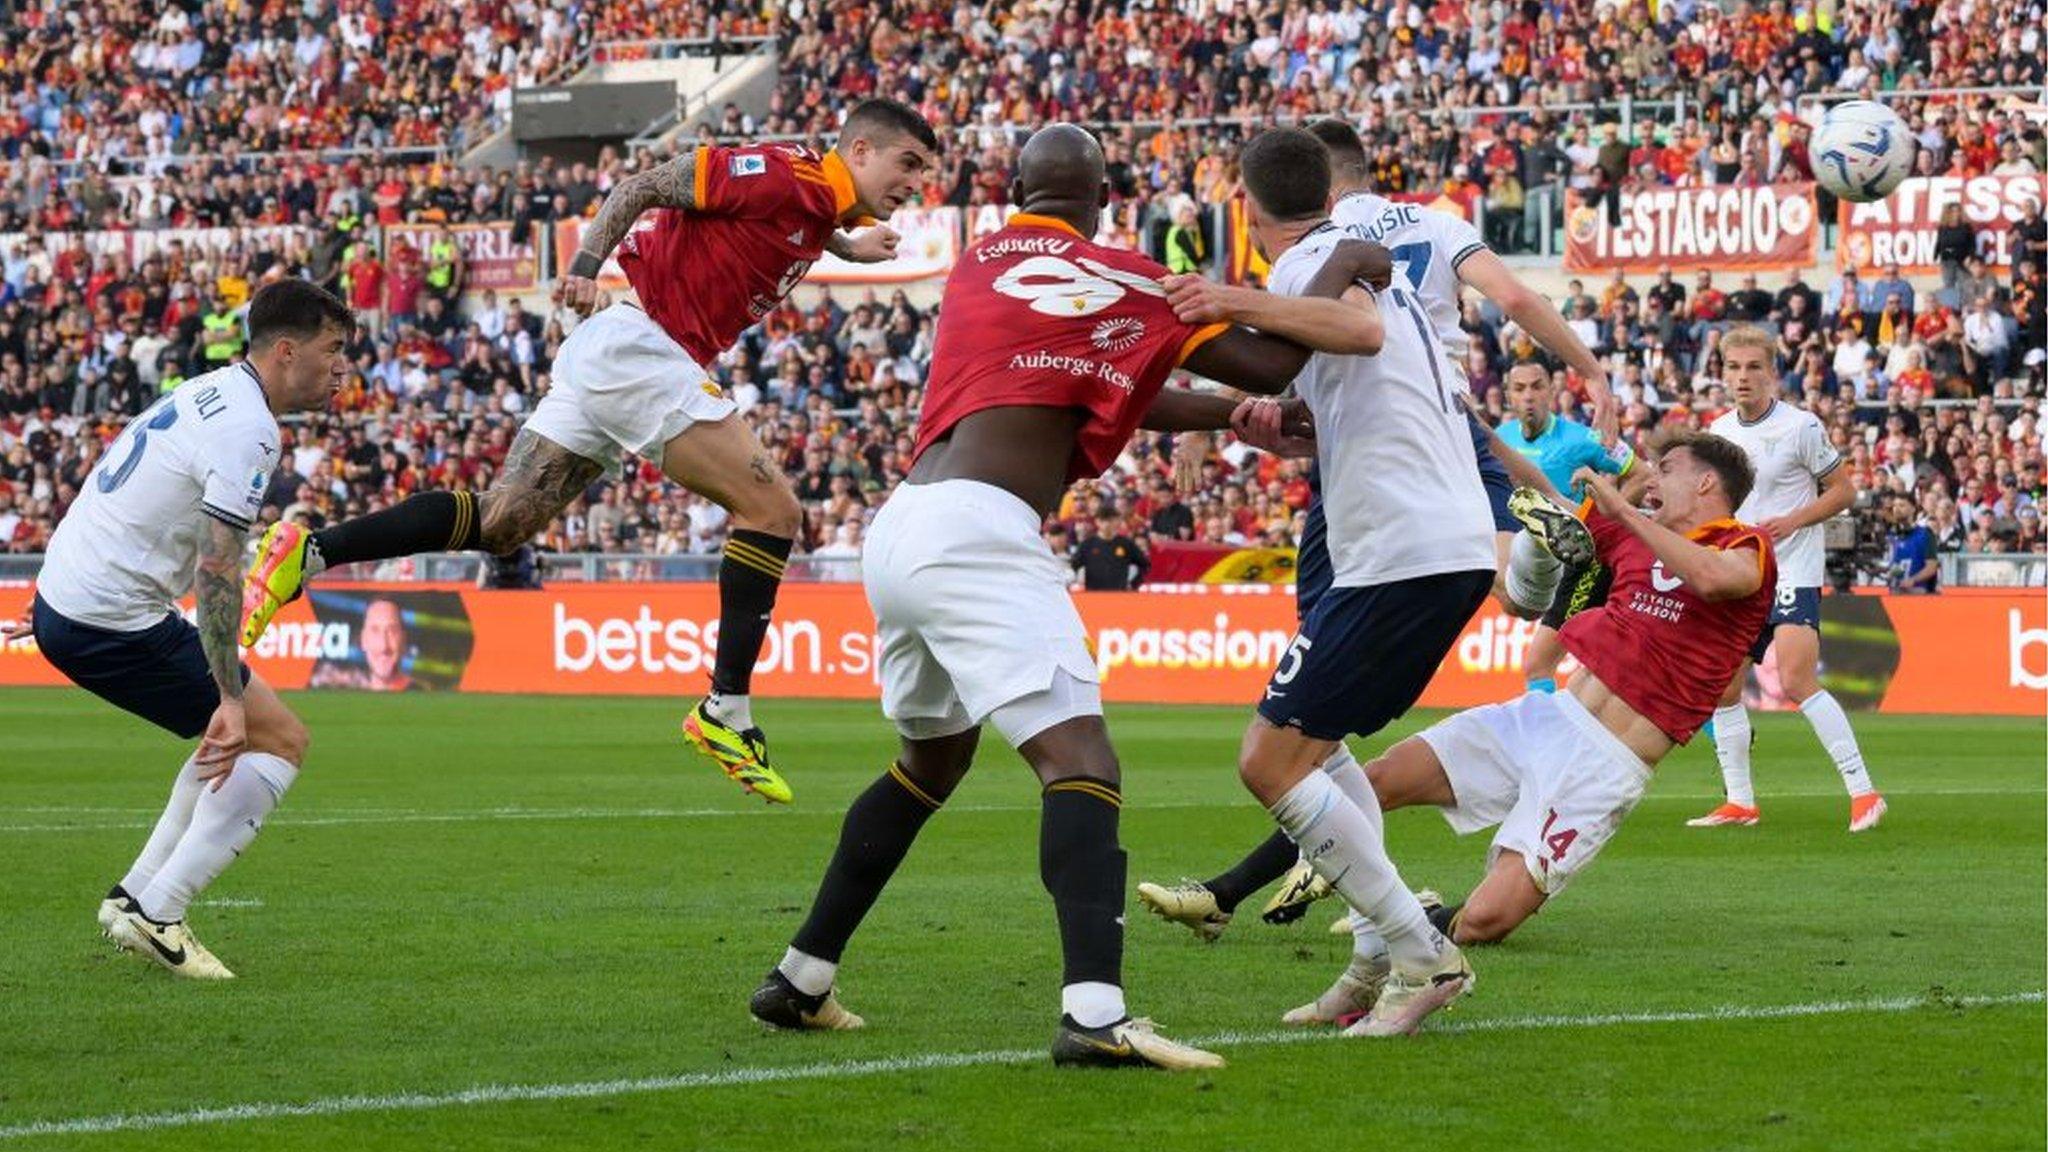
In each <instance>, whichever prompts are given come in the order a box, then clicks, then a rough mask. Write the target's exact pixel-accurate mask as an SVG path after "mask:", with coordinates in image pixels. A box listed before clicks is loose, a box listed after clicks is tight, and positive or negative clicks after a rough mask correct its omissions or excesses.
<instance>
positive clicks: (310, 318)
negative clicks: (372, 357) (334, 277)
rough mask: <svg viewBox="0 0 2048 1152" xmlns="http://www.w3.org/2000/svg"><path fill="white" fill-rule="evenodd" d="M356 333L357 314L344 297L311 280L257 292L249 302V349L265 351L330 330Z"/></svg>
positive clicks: (275, 284)
mask: <svg viewBox="0 0 2048 1152" xmlns="http://www.w3.org/2000/svg"><path fill="white" fill-rule="evenodd" d="M330 327H333V328H339V329H341V330H342V331H343V332H349V333H352V332H354V331H355V328H356V314H355V313H354V312H351V311H349V307H348V305H347V304H344V303H342V300H341V297H339V296H336V295H335V294H334V293H332V292H329V291H328V290H327V289H325V288H322V287H320V286H319V285H318V284H315V283H313V282H312V281H310V280H301V279H299V278H297V277H295V276H293V277H287V278H285V279H283V280H277V281H273V282H272V283H269V284H265V285H264V286H263V287H261V288H258V289H257V290H256V295H255V296H254V297H253V298H252V299H251V300H250V301H249V346H250V347H251V348H263V347H267V346H269V345H270V344H271V343H273V342H275V341H277V340H281V339H285V338H290V339H293V340H311V339H313V338H315V337H317V336H319V335H320V333H321V331H322V330H323V329H326V328H330Z"/></svg>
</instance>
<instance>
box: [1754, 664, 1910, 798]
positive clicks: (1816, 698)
mask: <svg viewBox="0 0 2048 1152" xmlns="http://www.w3.org/2000/svg"><path fill="white" fill-rule="evenodd" d="M1799 710H1800V711H1801V712H1803V713H1805V714H1806V720H1807V723H1809V724H1812V725H1813V732H1814V735H1816V736H1819V737H1820V742H1821V746H1822V747H1824V748H1826V749H1827V750H1828V755H1829V756H1830V757H1833V759H1834V761H1835V771H1837V772H1840V773H1841V774H1842V786H1843V787H1844V788H1847V789H1848V790H1849V795H1851V796H1863V795H1867V794H1869V793H1871V792H1875V791H1876V790H1877V789H1876V787H1875V786H1874V785H1872V784H1871V782H1870V772H1869V770H1868V769H1866V768H1865V767H1864V766H1863V751H1862V749H1860V748H1858V747H1857V746H1856V733H1855V732H1853V731H1851V730H1850V728H1849V714H1848V713H1846V712H1844V711H1842V705H1841V702H1840V701H1838V700H1836V699H1835V697H1834V694H1833V693H1831V692H1829V691H1828V690H1827V689H1825V688H1823V689H1821V690H1820V691H1818V692H1815V693H1814V694H1813V695H1811V696H1808V697H1807V698H1806V700H1805V701H1804V702H1803V703H1801V704H1800V705H1799ZM1714 755H1715V756H1716V757H1717V758H1719V759H1720V761H1721V786H1722V787H1723V788H1725V789H1727V792H1728V802H1729V803H1730V804H1740V805H1742V806H1743V807H1745V808H1754V807H1756V789H1755V787H1754V785H1752V784H1751V783H1750V779H1749V709H1747V708H1744V707H1743V706H1742V705H1740V704H1731V705H1729V706H1728V707H1726V708H1716V709H1715V710H1714Z"/></svg>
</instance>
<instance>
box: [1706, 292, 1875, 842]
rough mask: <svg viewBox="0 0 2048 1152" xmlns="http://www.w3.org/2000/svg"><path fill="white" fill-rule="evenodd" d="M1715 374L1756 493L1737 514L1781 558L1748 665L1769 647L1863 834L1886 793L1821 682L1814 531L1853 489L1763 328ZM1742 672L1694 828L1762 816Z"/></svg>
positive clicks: (1726, 430) (1727, 427) (1728, 348)
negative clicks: (1715, 799) (1707, 799)
mask: <svg viewBox="0 0 2048 1152" xmlns="http://www.w3.org/2000/svg"><path fill="white" fill-rule="evenodd" d="M1721 378H1722V380H1723V381H1725V382H1726V383H1727V385H1728V391H1729V394H1730V395H1731V396H1732V397H1733V399H1734V400H1735V407H1734V408H1733V409H1732V410H1730V411H1728V412H1724V413H1722V414H1721V416H1720V418H1719V419H1717V420H1715V421H1714V423H1713V428H1712V430H1713V432H1714V433H1715V434H1716V435H1720V436H1724V437H1726V438H1728V439H1729V440H1732V441H1734V442H1735V443H1737V444H1739V445H1741V446H1742V450H1743V451H1744V452H1747V453H1749V459H1750V462H1751V464H1753V465H1754V466H1755V468H1756V489H1755V490H1754V491H1752V492H1751V493H1750V495H1749V499H1748V500H1747V501H1746V502H1744V503H1743V505H1742V511H1741V513H1740V515H1741V517H1742V519H1743V521H1744V522H1746V523H1750V524H1755V525H1756V526H1758V527H1759V528H1762V529H1763V530H1764V531H1766V532H1768V533H1770V535H1771V539H1772V540H1773V541H1775V542H1776V543H1777V546H1778V556H1779V560H1780V564H1779V567H1778V587H1777V600H1776V602H1775V603H1774V604H1773V605H1772V608H1771V618H1770V622H1769V623H1768V624H1766V625H1765V626H1764V627H1763V629H1762V630H1761V632H1760V634H1759V635H1758V636H1756V638H1755V640H1756V643H1755V645H1754V646H1753V647H1752V648H1751V649H1750V650H1749V659H1750V660H1752V661H1755V660H1761V659H1763V658H1764V653H1765V652H1767V651H1769V650H1770V649H1771V647H1772V646H1773V645H1775V646H1776V647H1777V650H1778V677H1779V679H1780V680H1781V681H1782V682H1783V683H1784V685H1785V692H1786V694H1787V695H1788V696H1790V697H1791V698H1792V699H1794V700H1797V701H1799V711H1800V712H1801V713H1803V714H1805V716H1806V719H1807V721H1808V722H1809V723H1811V724H1812V725H1813V731H1814V734H1815V735H1816V736H1819V737H1820V742H1821V745H1822V746H1823V747H1825V748H1826V749H1827V752H1828V755H1829V756H1830V757H1832V758H1833V759H1834V762H1835V770H1836V771H1838V772H1840V773H1841V774H1842V784H1843V786H1844V787H1845V788H1847V789H1848V791H1849V831H1851V832H1863V831H1866V830H1868V829H1871V828H1875V827H1877V822H1878V821H1879V820H1882V819H1883V818H1884V812H1885V804H1884V797H1883V796H1881V795H1879V794H1878V792H1877V789H1876V787H1875V786H1873V785H1872V784H1871V782H1870V772H1869V770H1868V769H1866V768H1865V767H1864V765H1863V750H1862V749H1861V748H1859V747H1857V745H1856V733H1855V732H1853V731H1851V730H1850V728H1849V716H1848V714H1847V713H1846V712H1844V711H1842V705H1841V703H1840V702H1839V701H1837V700H1836V699H1835V697H1834V694H1833V693H1831V692H1829V691H1828V690H1827V689H1826V688H1823V687H1821V683H1820V584H1821V578H1822V577H1823V576H1824V575H1825V574H1826V572H1825V567H1826V556H1825V553H1824V552H1823V550H1822V547H1821V527H1820V525H1821V521H1823V520H1826V519H1827V518H1828V517H1830V516H1833V515H1835V514H1836V513H1838V512H1840V511H1842V510H1843V509H1845V508H1847V507H1848V506H1849V505H1850V504H1851V503H1853V502H1854V501H1855V499H1856V489H1855V484H1854V482H1853V480H1852V479H1851V478H1850V476H1849V472H1848V470H1847V469H1845V468H1843V467H1841V463H1842V457H1841V454H1840V453H1838V452H1836V451H1835V449H1834V446H1833V445H1831V444H1829V443H1828V434H1827V429H1825V428H1823V427H1822V426H1821V422H1820V419H1819V418H1818V417H1816V416H1815V415H1814V414H1813V413H1811V412H1808V411H1806V410H1805V409H1802V408H1795V407H1793V406H1792V405H1791V404H1788V403H1786V402H1785V401H1784V400H1781V399H1779V397H1778V364H1777V350H1776V347H1775V344H1774V342H1773V340H1772V339H1771V337H1770V336H1769V335H1768V334H1767V333H1765V332H1764V330H1763V329H1761V328H1753V327H1748V326H1744V327H1739V328H1731V329H1729V330H1728V331H1727V332H1725V333H1723V334H1722V337H1721ZM1748 674H1749V664H1748V663H1744V664H1743V665H1742V667H1741V668H1740V669H1739V670H1738V671H1737V673H1736V675H1735V677H1734V679H1733V680H1732V681H1731V682H1730V683H1729V684H1728V685H1727V692H1726V693H1725V694H1724V695H1723V696H1722V698H1721V707H1720V709H1719V710H1717V711H1716V712H1715V713H1714V752H1715V754H1716V756H1717V757H1718V758H1719V759H1720V761H1721V783H1722V786H1723V787H1724V789H1725V790H1726V791H1727V799H1726V800H1725V802H1724V803H1722V804H1721V806H1720V807H1718V808H1715V809H1714V810H1713V811H1712V812H1709V813H1707V814H1706V815H1705V816H1701V817H1698V818H1696V819H1693V820H1690V821H1687V823H1689V824H1690V825H1692V826H1693V827H1695V828H1711V827H1717V826H1720V825H1728V824H1736V825H1747V824H1755V823H1756V822H1757V821H1758V820H1759V819H1760V818H1761V817H1762V813H1761V811H1760V810H1759V809H1758V807H1757V802H1756V792H1755V790H1754V788H1753V786H1752V785H1751V783H1750V778H1749V734H1750V727H1749V710H1748V709H1747V708H1744V707H1743V706H1742V685H1743V682H1744V680H1745V679H1747V677H1748Z"/></svg>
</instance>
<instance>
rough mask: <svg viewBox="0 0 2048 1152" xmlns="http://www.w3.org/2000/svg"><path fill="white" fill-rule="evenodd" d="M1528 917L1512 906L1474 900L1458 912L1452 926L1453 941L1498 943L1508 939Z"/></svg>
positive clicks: (1460, 942)
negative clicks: (1504, 906) (1509, 934)
mask: <svg viewBox="0 0 2048 1152" xmlns="http://www.w3.org/2000/svg"><path fill="white" fill-rule="evenodd" d="M1525 918H1526V917H1525V916H1524V914H1523V913H1522V912H1521V911H1519V910H1517V909H1511V908H1503V907H1500V906H1499V905H1495V904H1490V903H1487V902H1485V901H1474V902H1472V903H1469V904H1467V905H1465V907H1464V908H1463V909H1461V910H1460V911H1459V912H1458V922H1457V923H1456V924H1455V925H1454V926H1453V927H1452V932H1451V938H1452V942H1453V943H1456V944H1460V945H1464V944H1498V943H1500V942H1501V941H1502V940H1505V939H1507V937H1508V933H1510V932H1513V931H1514V930H1515V929H1516V927H1518V926H1519V925H1520V924H1521V923H1522V921H1523V920H1524V919H1525Z"/></svg>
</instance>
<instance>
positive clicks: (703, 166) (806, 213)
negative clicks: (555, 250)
mask: <svg viewBox="0 0 2048 1152" xmlns="http://www.w3.org/2000/svg"><path fill="white" fill-rule="evenodd" d="M694 193H695V200H696V202H697V206H696V207H695V208H691V209H687V210H686V209H677V208H662V209H658V210H656V211H653V212H649V213H648V214H647V215H645V216H643V217H641V218H640V221H639V223H637V224H635V225H634V226H633V230H632V231H631V232H628V233H627V234H626V237H625V239H623V240H621V241H619V251H618V261H619V267H620V268H622V269H624V270H625V273H626V279H627V280H628V281H629V282H631V283H632V285H633V291H634V293H636V294H637V295H638V296H639V298H640V306H641V307H642V308H645V309H646V310H647V314H648V315H649V316H652V317H653V318H654V322H655V323H657V324H659V325H661V327H662V331H664V332H667V333H668V334H669V335H670V336H672V337H674V338H675V342H676V343H678V344H681V345H682V346H683V349H684V350H685V351H687V352H688V353H689V354H690V355H691V357H692V358H694V359H695V360H696V361H697V363H698V364H710V363H711V361H712V360H713V359H715V358H716V357H717V356H718V355H719V353H721V352H724V351H725V350H726V349H727V348H730V347H732V343H733V341H735V340H737V339H739V338H740V333H742V332H744V331H746V330H747V329H748V328H751V327H753V325H754V323H755V322H756V321H758V320H759V319H761V317H763V316H766V315H767V314H768V313H770V312H772V311H774V309H775V307H776V305H778V304H780V303H782V299H783V297H785V296H787V295H789V292H790V289H792V288H795V287H796V286H797V282H798V281H800V280H802V279H803V278H804V273H806V272H808V271H810V269H811V263H812V261H815V260H816V259H817V258H818V257H819V256H821V255H823V254H824V251H825V242H826V241H827V240H829V239H831V237H832V233H833V231H834V230H835V229H837V228H838V227H839V217H840V214H841V213H843V212H845V211H846V210H847V209H848V208H849V207H851V206H852V204H853V201H854V192H853V177H852V175H851V174H850V173H849V172H847V170H846V165H845V163H844V162H842V161H841V160H840V159H839V157H838V156H837V155H836V154H834V155H827V156H825V157H823V158H822V159H821V158H820V157H819V156H818V154H817V153H816V152H813V151H811V150H810V149H808V148H801V147H797V146H795V145H790V144H762V145H754V146H749V147H743V148H721V147H717V146H707V147H701V148H698V149H697V186H696V188H695V189H694Z"/></svg>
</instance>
